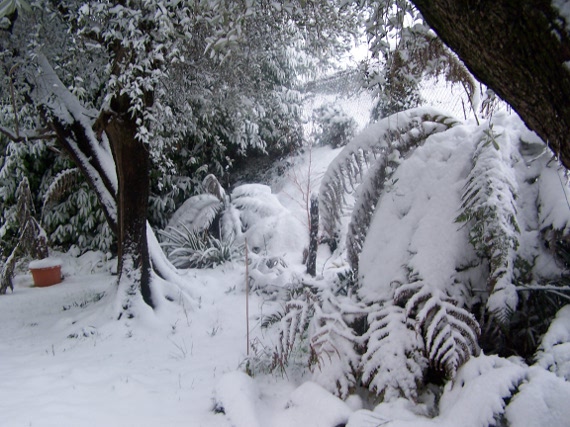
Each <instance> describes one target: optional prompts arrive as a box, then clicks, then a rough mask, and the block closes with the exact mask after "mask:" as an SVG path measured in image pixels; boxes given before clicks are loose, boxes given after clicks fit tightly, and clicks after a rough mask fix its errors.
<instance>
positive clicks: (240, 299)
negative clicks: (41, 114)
mask: <svg viewBox="0 0 570 427" xmlns="http://www.w3.org/2000/svg"><path fill="white" fill-rule="evenodd" d="M316 150H317V151H318V152H315V153H314V156H313V160H312V173H311V178H312V179H313V181H314V182H313V184H314V185H316V184H318V182H317V181H318V177H320V176H322V174H323V173H324V170H325V169H326V166H327V165H328V163H329V162H330V161H331V160H332V158H333V157H334V155H335V153H334V150H332V149H330V148H328V147H322V148H319V149H316ZM337 152H338V150H337ZM307 161H308V160H307V159H299V164H298V166H297V167H296V168H297V169H296V170H297V176H295V174H294V173H293V172H291V173H290V174H288V175H287V176H285V177H283V178H282V179H281V180H280V181H279V182H278V184H276V185H277V186H278V187H279V188H280V191H279V193H278V194H277V195H278V198H279V199H280V200H281V202H282V203H283V204H284V205H285V206H289V207H290V215H291V216H290V218H289V219H290V220H291V221H290V222H289V223H288V224H289V225H288V226H287V227H289V228H288V229H287V230H284V231H283V234H282V235H281V236H280V238H281V239H282V240H283V243H282V248H281V249H282V251H281V252H282V253H281V255H283V256H284V257H285V258H286V259H287V262H288V263H290V264H291V266H292V267H294V265H295V264H300V263H301V259H302V253H303V249H304V247H305V246H306V239H305V238H304V234H303V230H304V227H306V225H305V223H304V221H305V219H304V218H305V215H304V214H303V207H302V200H303V199H302V197H303V196H302V192H301V191H300V187H299V184H301V186H304V184H305V183H306V181H305V180H306V179H307V177H308V175H307V173H306V169H305V168H304V166H303V165H305V166H306V162H307ZM299 236H302V237H301V238H299ZM295 246H296V247H295ZM276 250H277V251H279V248H278V249H276ZM58 257H59V258H61V259H62V260H63V274H64V276H65V279H64V280H63V282H62V283H60V284H58V285H55V286H51V287H47V288H35V287H33V280H32V276H31V275H30V274H29V273H28V272H21V273H20V274H18V275H17V276H16V279H15V289H14V292H13V293H10V292H9V293H8V294H7V295H5V296H2V297H1V298H0V324H1V325H2V327H1V328H0V425H1V426H58V427H62V426H137V427H139V426H159V425H160V426H209V427H210V426H211V427H214V426H228V427H229V426H232V425H235V426H244V427H254V426H275V427H281V426H283V427H284V426H297V425H307V426H308V425H311V426H320V425H322V426H329V425H334V424H331V420H333V421H334V420H335V419H337V420H338V421H339V422H340V421H342V420H343V419H346V414H348V413H349V412H350V409H349V408H348V406H347V404H346V403H344V402H342V401H340V400H339V399H337V398H336V397H333V396H332V395H330V394H329V393H327V392H325V391H324V390H323V389H320V388H319V387H318V386H317V385H315V384H310V385H304V386H302V387H301V388H298V389H297V387H298V386H301V384H300V383H299V384H297V383H295V381H292V380H291V379H290V378H289V379H288V378H284V377H282V376H280V375H275V376H273V375H268V376H261V377H259V376H258V377H256V379H255V383H253V382H252V380H251V379H249V378H248V377H247V376H246V375H245V374H239V373H236V371H240V370H243V368H244V366H243V362H244V360H245V359H246V349H247V344H246V317H245V293H244V290H245V279H244V277H245V267H244V265H243V263H241V264H240V263H234V264H226V265H224V266H222V267H219V268H217V269H214V270H212V269H207V270H192V271H190V272H188V273H187V274H186V276H185V278H186V279H187V280H186V281H187V286H188V290H189V293H191V294H192V295H193V299H192V301H191V302H188V300H186V299H184V298H183V297H182V295H180V299H179V301H175V304H172V307H173V309H172V310H173V311H172V312H171V313H166V314H165V313H160V315H158V316H157V317H156V318H154V319H153V318H152V317H151V318H148V317H143V318H142V319H138V320H133V321H131V322H129V323H125V322H122V321H115V320H113V319H111V318H110V315H109V314H108V313H109V311H108V310H107V309H106V307H107V306H110V305H112V302H109V301H108V300H109V299H110V298H112V295H113V293H114V292H113V288H114V287H115V282H116V276H113V275H112V274H111V273H110V270H112V262H108V261H107V260H106V259H105V257H104V255H103V254H100V253H88V254H85V255H84V256H82V257H80V258H74V257H72V256H70V255H67V254H58ZM301 270H302V267H301ZM105 292H106V293H107V294H108V295H109V296H105V297H103V298H102V295H103V294H104V293H105ZM265 304H266V301H264V298H263V297H260V296H258V295H256V294H255V293H252V295H251V296H250V299H249V305H250V322H251V323H250V328H251V339H252V340H255V339H256V337H258V336H259V335H260V334H261V331H260V327H259V317H260V313H261V312H262V310H263V309H264V307H265ZM218 394H221V398H223V399H224V401H226V402H235V406H234V407H231V404H230V405H229V406H230V407H228V408H225V412H226V413H228V416H232V418H233V419H234V421H233V422H234V423H238V424H232V423H231V422H230V421H229V420H228V418H227V417H226V415H224V414H221V413H216V412H215V411H214V408H215V397H216V395H218ZM314 398H317V399H320V401H313V399H314ZM291 401H293V402H298V404H293V405H292V404H291ZM324 408H326V411H327V414H326V416H323V409H324ZM339 414H341V415H339ZM253 417H255V419H256V420H254V418H253ZM236 420H238V421H236Z"/></svg>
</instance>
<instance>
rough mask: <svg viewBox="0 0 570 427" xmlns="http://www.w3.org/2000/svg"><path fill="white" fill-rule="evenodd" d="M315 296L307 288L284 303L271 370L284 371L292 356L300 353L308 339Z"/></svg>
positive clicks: (313, 312)
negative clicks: (303, 343)
mask: <svg viewBox="0 0 570 427" xmlns="http://www.w3.org/2000/svg"><path fill="white" fill-rule="evenodd" d="M316 302H317V295H316V294H315V293H314V292H313V291H312V290H310V289H309V288H304V289H302V291H301V293H300V294H299V295H298V296H296V297H293V298H292V299H290V300H289V301H287V302H286V303H285V307H284V310H283V313H282V314H281V315H278V316H276V317H275V318H278V317H280V320H279V340H278V342H277V346H276V347H275V350H274V352H273V355H272V358H273V360H272V363H271V368H270V369H271V370H274V369H280V370H282V371H284V370H285V368H286V366H287V365H288V364H289V362H290V358H291V356H292V354H294V353H295V352H298V351H302V349H301V347H302V342H303V341H305V340H306V339H307V337H308V329H309V323H310V321H311V319H312V317H313V316H314V314H315V303H316Z"/></svg>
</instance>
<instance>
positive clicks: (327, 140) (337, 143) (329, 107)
mask: <svg viewBox="0 0 570 427" xmlns="http://www.w3.org/2000/svg"><path fill="white" fill-rule="evenodd" d="M313 121H314V122H315V124H316V125H317V128H318V130H317V133H316V135H315V141H316V143H317V144H319V145H330V146H331V147H333V148H339V147H343V146H345V145H346V144H347V143H348V141H349V140H350V139H351V138H352V137H353V136H354V134H355V132H356V121H355V120H354V119H353V118H352V117H350V116H348V115H347V114H346V113H345V112H344V111H343V110H342V109H341V108H340V107H339V106H338V105H334V104H325V105H323V106H321V107H319V108H317V109H316V110H315V111H314V112H313Z"/></svg>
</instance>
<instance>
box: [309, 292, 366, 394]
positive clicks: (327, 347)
mask: <svg viewBox="0 0 570 427" xmlns="http://www.w3.org/2000/svg"><path fill="white" fill-rule="evenodd" d="M314 309H315V314H314V317H313V320H312V327H311V330H310V333H309V334H310V351H311V354H310V359H309V365H310V366H312V367H313V380H314V381H315V382H317V383H319V384H320V385H321V386H323V387H325V388H326V389H328V390H329V391H330V392H332V393H335V394H336V395H337V396H339V397H340V398H341V399H346V397H347V396H348V394H349V393H350V392H351V391H353V390H354V388H355V387H356V385H357V382H358V381H357V379H358V375H357V371H358V368H359V364H360V355H359V354H358V347H359V344H360V340H359V337H357V336H356V334H355V332H354V330H353V329H352V328H351V327H350V326H348V325H347V323H346V320H345V319H344V317H343V314H344V313H343V312H344V310H343V307H341V304H339V303H338V301H337V299H336V297H334V296H333V295H332V294H331V293H329V294H328V296H327V297H325V298H324V300H323V301H322V303H321V304H316V305H315V306H314Z"/></svg>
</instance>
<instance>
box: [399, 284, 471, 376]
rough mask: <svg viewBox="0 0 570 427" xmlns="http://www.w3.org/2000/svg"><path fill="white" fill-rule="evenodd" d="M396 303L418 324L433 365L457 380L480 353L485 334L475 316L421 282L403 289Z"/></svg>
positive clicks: (428, 356) (402, 287)
mask: <svg viewBox="0 0 570 427" xmlns="http://www.w3.org/2000/svg"><path fill="white" fill-rule="evenodd" d="M394 302H395V303H396V304H398V305H400V306H402V307H404V308H405V309H406V313H407V315H408V316H409V317H411V318H413V319H415V320H416V321H417V325H418V329H419V330H420V331H421V334H422V336H423V339H424V343H425V351H426V356H427V359H428V361H429V364H430V366H431V367H432V368H433V369H435V370H436V371H438V372H442V373H444V374H445V375H446V376H447V377H448V378H453V377H454V376H455V373H456V372H457V369H458V368H459V367H460V366H461V365H463V364H464V363H465V362H466V361H467V360H469V358H470V357H471V356H472V355H478V354H479V351H480V349H479V344H478V339H479V335H480V333H481V331H480V327H479V324H478V323H477V321H476V320H475V317H474V316H473V315H472V314H471V313H469V312H468V311H467V310H465V309H463V308H461V307H458V306H457V303H456V302H455V301H453V300H452V299H451V298H449V297H447V296H446V295H444V294H443V293H442V292H441V291H440V290H439V289H436V288H433V287H431V286H429V285H428V284H426V283H424V282H422V281H417V282H414V283H410V284H407V285H402V286H400V287H399V288H398V289H397V290H396V293H395V296H394Z"/></svg>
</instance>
